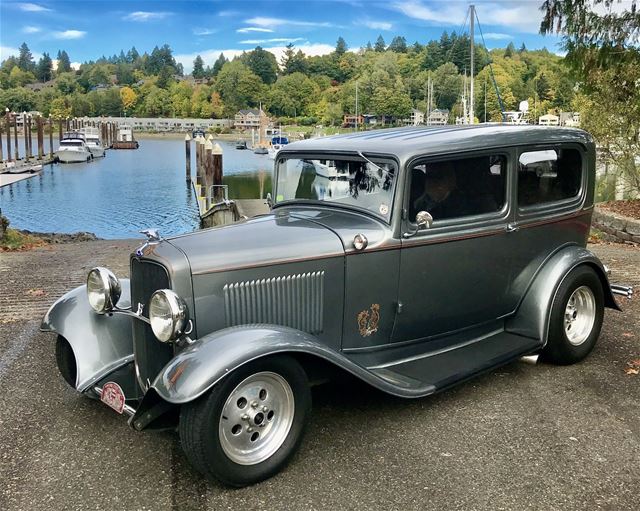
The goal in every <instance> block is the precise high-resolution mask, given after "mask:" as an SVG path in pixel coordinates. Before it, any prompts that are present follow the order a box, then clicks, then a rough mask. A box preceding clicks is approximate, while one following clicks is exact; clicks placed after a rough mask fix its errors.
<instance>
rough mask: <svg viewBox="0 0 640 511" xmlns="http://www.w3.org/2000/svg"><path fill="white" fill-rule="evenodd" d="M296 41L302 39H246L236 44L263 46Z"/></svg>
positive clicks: (301, 39)
mask: <svg viewBox="0 0 640 511" xmlns="http://www.w3.org/2000/svg"><path fill="white" fill-rule="evenodd" d="M296 41H304V39H303V38H302V37H274V38H271V39H246V40H245V41H238V44H265V43H295V42H296Z"/></svg>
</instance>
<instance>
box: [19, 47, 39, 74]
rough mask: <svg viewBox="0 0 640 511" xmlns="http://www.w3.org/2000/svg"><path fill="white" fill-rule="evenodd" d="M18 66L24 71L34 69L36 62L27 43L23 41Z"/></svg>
mask: <svg viewBox="0 0 640 511" xmlns="http://www.w3.org/2000/svg"><path fill="white" fill-rule="evenodd" d="M18 67H19V68H20V69H22V70H23V71H34V70H35V67H36V64H35V62H34V60H33V55H32V54H31V50H29V47H28V46H27V43H22V44H21V45H20V49H19V50H18Z"/></svg>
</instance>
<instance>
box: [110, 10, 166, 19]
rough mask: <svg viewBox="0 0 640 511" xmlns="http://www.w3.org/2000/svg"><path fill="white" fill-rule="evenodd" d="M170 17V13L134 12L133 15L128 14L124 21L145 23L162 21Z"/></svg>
mask: <svg viewBox="0 0 640 511" xmlns="http://www.w3.org/2000/svg"><path fill="white" fill-rule="evenodd" d="M170 15H171V13H170V12H149V11H135V12H132V13H131V14H127V15H126V16H125V17H123V18H122V19H123V20H125V21H140V22H144V21H155V20H161V19H164V18H166V17H167V16H170Z"/></svg>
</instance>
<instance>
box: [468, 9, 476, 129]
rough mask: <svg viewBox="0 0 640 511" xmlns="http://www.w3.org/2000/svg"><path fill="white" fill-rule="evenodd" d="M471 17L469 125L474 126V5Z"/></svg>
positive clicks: (470, 13) (470, 12)
mask: <svg viewBox="0 0 640 511" xmlns="http://www.w3.org/2000/svg"><path fill="white" fill-rule="evenodd" d="M469 17H470V18H471V23H470V24H469V38H470V39H471V76H470V79H471V84H470V90H469V124H473V123H474V121H475V114H474V109H473V71H474V69H473V68H474V65H473V60H474V59H473V52H474V47H473V29H474V22H475V18H476V8H475V6H474V5H473V4H472V5H470V6H469Z"/></svg>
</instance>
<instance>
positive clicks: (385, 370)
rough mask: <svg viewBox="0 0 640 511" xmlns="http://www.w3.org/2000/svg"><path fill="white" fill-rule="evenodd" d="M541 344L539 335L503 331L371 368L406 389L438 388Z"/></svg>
mask: <svg viewBox="0 0 640 511" xmlns="http://www.w3.org/2000/svg"><path fill="white" fill-rule="evenodd" d="M540 347H541V343H540V341H539V340H538V339H530V338H528V337H522V336H520V335H515V334H511V333H507V332H502V331H501V332H499V333H496V334H494V335H492V336H491V337H485V338H483V339H480V340H476V341H474V342H471V343H465V344H462V345H458V346H452V347H451V348H449V349H443V350H438V351H435V352H430V353H426V354H424V355H418V356H415V357H411V358H406V359H401V360H396V361H393V362H389V363H387V364H381V365H377V366H372V367H369V368H368V370H369V371H371V372H372V373H373V374H375V375H376V376H378V377H379V378H382V379H383V380H385V381H387V382H388V383H390V384H392V385H396V386H398V387H402V388H404V389H416V388H425V387H433V388H434V391H435V392H437V391H439V390H442V389H444V388H446V387H450V386H451V385H454V384H456V383H460V382H462V381H464V380H467V379H469V378H471V377H473V376H475V375H477V374H480V373H483V372H486V371H489V370H491V369H493V368H496V367H500V366H502V365H504V364H508V363H509V362H512V361H514V360H517V359H518V358H520V357H521V356H523V355H530V354H531V353H533V352H535V351H536V350H538V349H540Z"/></svg>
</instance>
